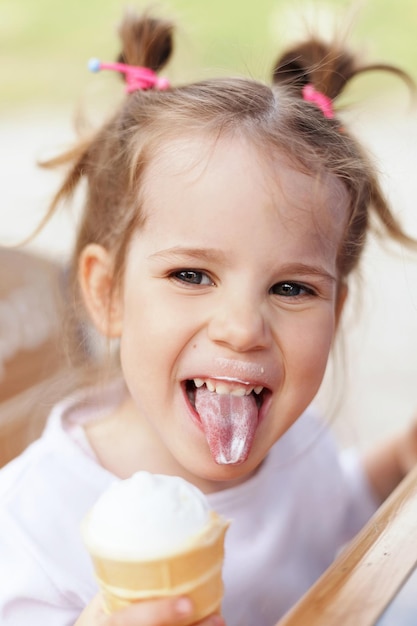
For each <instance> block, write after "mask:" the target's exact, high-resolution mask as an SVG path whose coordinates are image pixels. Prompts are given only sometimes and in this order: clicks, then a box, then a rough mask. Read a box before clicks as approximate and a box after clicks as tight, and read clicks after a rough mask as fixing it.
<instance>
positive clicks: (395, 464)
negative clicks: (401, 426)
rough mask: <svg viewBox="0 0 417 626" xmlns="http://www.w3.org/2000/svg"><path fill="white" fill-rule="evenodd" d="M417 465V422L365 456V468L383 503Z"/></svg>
mask: <svg viewBox="0 0 417 626" xmlns="http://www.w3.org/2000/svg"><path fill="white" fill-rule="evenodd" d="M416 463H417V420H415V421H414V422H413V423H412V424H411V425H410V426H409V427H408V428H407V429H406V430H405V431H403V432H401V433H399V434H396V435H394V436H392V437H391V438H390V439H388V440H386V441H384V442H382V443H380V444H379V445H377V446H376V447H375V448H373V449H372V450H370V451H369V452H367V453H366V454H365V457H364V467H365V471H366V473H367V475H368V478H369V481H370V483H371V485H372V487H373V489H374V491H375V494H376V495H377V497H378V498H380V500H381V502H383V501H384V500H385V499H386V498H387V497H388V496H389V494H390V493H391V492H392V491H393V490H394V489H395V487H396V486H397V485H398V484H399V483H400V482H401V480H402V479H403V478H404V477H405V476H406V475H407V474H408V472H409V471H410V470H411V469H412V468H413V467H414V465H416Z"/></svg>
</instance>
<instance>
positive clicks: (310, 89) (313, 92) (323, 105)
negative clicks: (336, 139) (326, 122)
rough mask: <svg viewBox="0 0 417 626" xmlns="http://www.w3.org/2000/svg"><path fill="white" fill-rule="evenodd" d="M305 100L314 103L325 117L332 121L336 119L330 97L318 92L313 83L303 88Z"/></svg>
mask: <svg viewBox="0 0 417 626" xmlns="http://www.w3.org/2000/svg"><path fill="white" fill-rule="evenodd" d="M302 94H303V100H305V101H306V102H312V103H313V104H315V105H316V106H318V107H319V109H321V111H322V113H323V115H324V117H327V118H329V119H332V118H333V117H334V110H333V101H332V99H331V98H329V96H326V94H324V93H322V92H321V91H317V89H316V88H315V87H314V85H313V84H312V83H308V84H307V85H304V87H303V91H302Z"/></svg>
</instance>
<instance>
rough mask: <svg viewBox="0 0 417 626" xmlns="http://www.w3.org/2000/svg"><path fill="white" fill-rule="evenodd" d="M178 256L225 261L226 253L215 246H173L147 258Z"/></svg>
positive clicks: (198, 259)
mask: <svg viewBox="0 0 417 626" xmlns="http://www.w3.org/2000/svg"><path fill="white" fill-rule="evenodd" d="M173 257H174V258H175V257H180V258H181V259H184V257H187V258H188V259H195V260H196V261H206V262H213V261H221V262H223V263H227V260H228V259H227V254H226V253H225V252H223V251H222V250H217V249H216V248H183V247H181V246H174V247H173V248H167V249H166V250H160V251H159V252H155V253H154V254H151V255H150V256H149V257H148V258H149V259H151V260H154V259H155V260H160V259H161V260H163V259H164V258H169V259H172V258H173Z"/></svg>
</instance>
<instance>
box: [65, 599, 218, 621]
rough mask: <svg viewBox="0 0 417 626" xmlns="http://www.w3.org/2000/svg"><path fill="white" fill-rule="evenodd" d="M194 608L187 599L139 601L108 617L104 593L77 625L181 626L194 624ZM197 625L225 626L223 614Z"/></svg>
mask: <svg viewBox="0 0 417 626" xmlns="http://www.w3.org/2000/svg"><path fill="white" fill-rule="evenodd" d="M192 613H193V607H192V605H191V602H190V601H189V600H188V599H187V598H170V599H161V600H154V601H149V602H139V603H136V604H132V605H131V606H129V607H127V608H125V609H122V610H120V611H117V612H116V613H113V614H112V615H106V614H105V613H104V611H103V608H102V602H101V597H100V594H98V595H97V596H96V597H95V598H94V600H93V601H92V602H91V603H90V604H89V605H88V606H87V608H86V609H85V610H84V611H83V612H82V614H81V615H80V617H79V619H78V620H77V621H76V623H75V625H74V626H181V625H184V624H190V621H189V620H190V618H191V617H192ZM194 626H225V623H224V621H223V619H222V618H221V617H220V616H219V615H212V616H210V617H207V618H206V619H204V620H202V621H201V622H199V623H198V625H197V624H195V625H194Z"/></svg>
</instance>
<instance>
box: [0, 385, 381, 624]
mask: <svg viewBox="0 0 417 626" xmlns="http://www.w3.org/2000/svg"><path fill="white" fill-rule="evenodd" d="M120 393H122V392H121V390H120V389H119V391H117V390H116V388H109V390H108V393H107V397H106V396H103V394H102V393H100V400H98V398H97V397H96V395H95V392H94V391H90V392H88V393H85V392H83V393H82V394H78V396H74V397H71V398H69V399H67V400H66V401H64V402H63V403H61V404H60V405H58V406H57V407H55V409H54V410H53V412H52V414H51V417H50V419H49V421H48V424H47V428H46V429H45V432H44V434H43V436H42V437H41V439H40V440H38V441H37V442H35V443H34V444H32V445H31V446H30V447H29V448H28V449H27V450H26V451H25V452H24V453H23V455H21V456H20V457H18V458H17V459H15V460H14V461H12V462H11V463H10V464H9V465H7V466H6V467H5V468H3V469H2V470H1V471H0V623H1V624H2V626H27V624H28V623H30V624H31V626H73V624H74V622H75V621H76V619H77V617H78V616H79V614H80V612H81V611H82V610H83V608H84V607H85V606H86V604H88V602H89V601H90V600H91V599H92V597H93V596H94V595H95V593H96V592H97V585H96V582H95V580H94V575H93V569H92V565H91V563H90V559H89V556H88V554H87V552H86V550H85V548H84V546H83V544H82V540H81V536H80V530H79V529H80V523H81V520H82V518H83V517H84V515H85V514H86V512H87V511H88V510H89V509H90V508H91V506H92V505H93V504H94V502H95V501H96V499H97V498H98V496H99V495H100V494H101V493H102V492H103V490H105V489H106V488H107V487H108V485H109V484H110V483H111V482H112V481H114V480H117V478H116V477H115V476H114V475H112V474H111V473H110V472H108V471H107V470H105V469H104V468H103V467H102V466H101V465H99V463H98V462H97V460H96V458H95V457H94V453H93V451H92V450H91V448H90V447H89V445H88V442H87V439H86V437H85V435H84V431H83V428H82V424H83V423H85V422H86V421H89V420H92V419H100V416H101V415H103V414H105V413H107V412H108V411H109V410H110V408H111V406H112V404H116V403H118V402H119V401H120ZM208 499H209V502H210V504H211V506H212V507H213V508H214V509H216V510H217V511H218V513H220V514H222V515H224V516H225V517H226V518H228V519H230V520H231V521H232V523H231V526H230V528H229V530H228V532H227V535H226V545H225V552H226V556H225V564H224V570H223V578H224V583H225V597H224V602H223V614H224V616H225V619H226V623H227V625H228V626H255V625H256V626H273V625H274V624H275V622H276V621H277V620H278V619H279V618H280V617H281V616H282V615H283V614H284V613H285V612H286V611H287V610H288V609H289V608H290V606H291V605H292V604H293V603H294V602H295V601H296V600H297V599H298V598H299V597H300V596H301V595H302V594H303V593H304V592H305V591H306V590H307V589H308V587H309V586H310V585H311V584H312V583H313V582H314V581H315V580H316V579H317V577H318V576H319V575H320V574H321V573H322V572H323V571H324V570H325V569H326V568H327V567H328V565H329V564H330V563H331V562H332V560H333V559H334V557H335V555H336V553H337V551H338V550H339V549H340V548H341V547H342V546H343V544H345V543H346V542H347V541H348V540H349V539H350V538H351V537H353V535H354V534H356V532H357V531H358V530H359V529H360V528H361V526H362V525H363V524H364V523H365V522H366V521H367V520H368V519H369V517H370V516H371V515H372V513H373V512H374V511H375V509H376V506H377V504H376V502H375V500H374V497H373V495H372V493H371V491H370V487H369V485H368V483H367V480H366V478H365V476H364V474H363V470H362V467H361V465H360V463H359V461H358V458H357V456H356V454H355V453H354V452H353V451H348V452H344V453H343V454H342V455H340V454H339V452H338V450H337V447H336V445H335V442H334V440H333V438H332V436H331V434H330V433H329V431H328V430H327V429H326V428H325V427H324V426H323V425H322V424H321V423H320V422H319V421H318V420H317V418H316V417H315V415H314V413H313V411H312V410H311V409H309V410H308V411H306V413H304V414H303V415H302V416H301V418H300V419H299V420H298V421H297V422H296V424H294V426H292V427H291V429H290V430H289V431H288V432H287V433H286V434H285V435H284V436H283V437H282V438H281V439H280V440H279V441H278V442H277V443H276V444H275V445H274V447H273V448H272V449H271V451H270V453H269V455H268V457H267V458H266V460H265V461H264V463H263V464H262V466H261V467H260V469H259V470H258V472H257V473H256V474H255V475H254V476H253V477H251V478H250V479H249V480H248V481H246V482H245V483H243V484H241V485H239V486H237V487H234V488H231V489H227V490H224V491H220V492H218V493H214V494H210V495H209V496H208Z"/></svg>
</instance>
